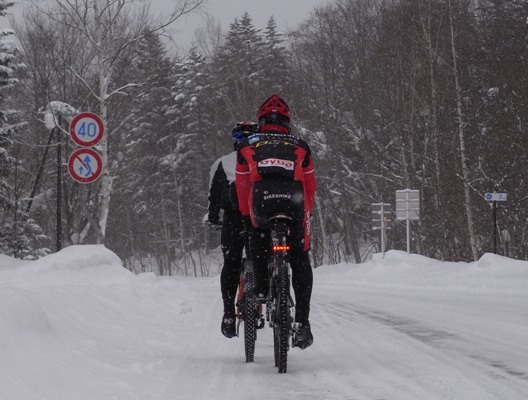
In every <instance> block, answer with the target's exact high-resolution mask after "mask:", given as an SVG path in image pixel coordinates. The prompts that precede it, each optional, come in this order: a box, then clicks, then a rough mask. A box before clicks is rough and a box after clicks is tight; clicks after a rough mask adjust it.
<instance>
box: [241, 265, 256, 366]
mask: <svg viewBox="0 0 528 400" xmlns="http://www.w3.org/2000/svg"><path fill="white" fill-rule="evenodd" d="M254 279H255V278H254V275H253V271H246V273H245V274H244V292H245V293H244V307H243V312H244V314H243V315H244V349H245V352H246V362H253V360H254V357H255V341H256V340H257V326H256V321H257V304H256V301H255V299H254V298H253V296H249V295H248V293H252V292H253V288H254V286H255V283H254Z"/></svg>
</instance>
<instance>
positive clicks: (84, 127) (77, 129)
mask: <svg viewBox="0 0 528 400" xmlns="http://www.w3.org/2000/svg"><path fill="white" fill-rule="evenodd" d="M104 131H105V130H104V124H103V121H102V120H101V118H100V117H99V116H98V115H97V114H94V113H91V112H83V113H80V114H78V115H76V116H75V118H73V120H72V122H71V124H70V135H71V138H72V139H73V141H74V142H75V143H77V144H78V145H79V146H81V147H91V146H95V145H96V144H97V143H99V142H100V141H101V140H102V139H103V136H104Z"/></svg>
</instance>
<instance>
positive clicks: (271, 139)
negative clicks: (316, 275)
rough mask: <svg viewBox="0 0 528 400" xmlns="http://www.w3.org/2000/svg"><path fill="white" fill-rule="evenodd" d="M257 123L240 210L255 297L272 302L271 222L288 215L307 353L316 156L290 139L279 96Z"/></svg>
mask: <svg viewBox="0 0 528 400" xmlns="http://www.w3.org/2000/svg"><path fill="white" fill-rule="evenodd" d="M257 119H258V122H259V126H260V132H259V133H256V134H254V135H252V136H250V137H248V138H247V139H244V140H243V141H242V142H240V146H239V148H238V151H237V165H236V186H237V196H238V201H239V208H240V212H241V213H242V216H243V217H245V221H246V222H245V223H246V225H251V228H250V230H251V235H250V241H249V244H250V249H251V258H252V261H253V266H254V270H255V280H256V284H255V296H256V297H257V300H260V301H262V300H263V299H265V298H266V297H267V290H268V289H267V288H268V273H267V263H268V258H269V248H270V229H269V223H268V219H269V218H270V217H271V216H272V215H273V214H276V213H278V212H280V213H286V214H288V215H289V216H290V217H292V219H293V222H292V224H291V226H290V234H289V237H288V243H289V245H290V251H289V252H288V254H289V260H290V265H291V268H292V285H293V290H294V293H295V303H296V304H295V319H296V322H298V323H299V330H298V333H297V342H296V344H295V345H296V346H298V347H300V348H302V349H304V348H306V347H308V346H310V345H311V344H312V342H313V336H312V332H311V328H310V322H309V314H310V298H311V294H312V284H313V273H312V267H311V265H310V259H309V256H308V251H309V249H310V225H309V222H310V220H309V217H310V212H311V210H312V207H313V202H314V196H315V186H316V184H315V175H314V167H313V160H312V154H311V150H310V147H309V146H308V144H307V143H306V142H305V141H304V140H302V139H300V138H298V137H296V136H294V135H291V134H290V120H291V115H290V110H289V108H288V105H287V104H286V103H285V102H284V100H282V99H281V98H280V97H279V96H277V95H276V94H274V95H272V96H271V97H270V98H268V99H267V100H266V101H265V102H264V103H263V104H262V106H261V107H260V109H259V111H258V112H257Z"/></svg>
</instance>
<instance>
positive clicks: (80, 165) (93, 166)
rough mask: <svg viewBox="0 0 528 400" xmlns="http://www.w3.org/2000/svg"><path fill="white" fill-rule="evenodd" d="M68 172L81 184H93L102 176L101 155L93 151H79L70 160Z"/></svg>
mask: <svg viewBox="0 0 528 400" xmlns="http://www.w3.org/2000/svg"><path fill="white" fill-rule="evenodd" d="M68 171H69V172H70V175H71V177H72V178H73V179H74V180H75V181H77V182H79V183H92V182H93V181H95V180H97V178H99V177H100V176H101V172H102V171H103V161H102V159H101V156H100V155H99V153H97V152H96V151H94V150H92V149H79V150H77V151H75V152H74V153H73V154H72V155H71V156H70V159H69V160H68Z"/></svg>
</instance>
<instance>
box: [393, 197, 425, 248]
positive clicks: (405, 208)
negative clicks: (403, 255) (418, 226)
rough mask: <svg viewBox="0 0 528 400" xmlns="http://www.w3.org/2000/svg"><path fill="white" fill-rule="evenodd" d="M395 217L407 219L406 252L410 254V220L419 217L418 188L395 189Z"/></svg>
mask: <svg viewBox="0 0 528 400" xmlns="http://www.w3.org/2000/svg"><path fill="white" fill-rule="evenodd" d="M396 219H398V220H405V221H407V254H411V220H419V219H420V191H419V190H411V189H405V190H396Z"/></svg>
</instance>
